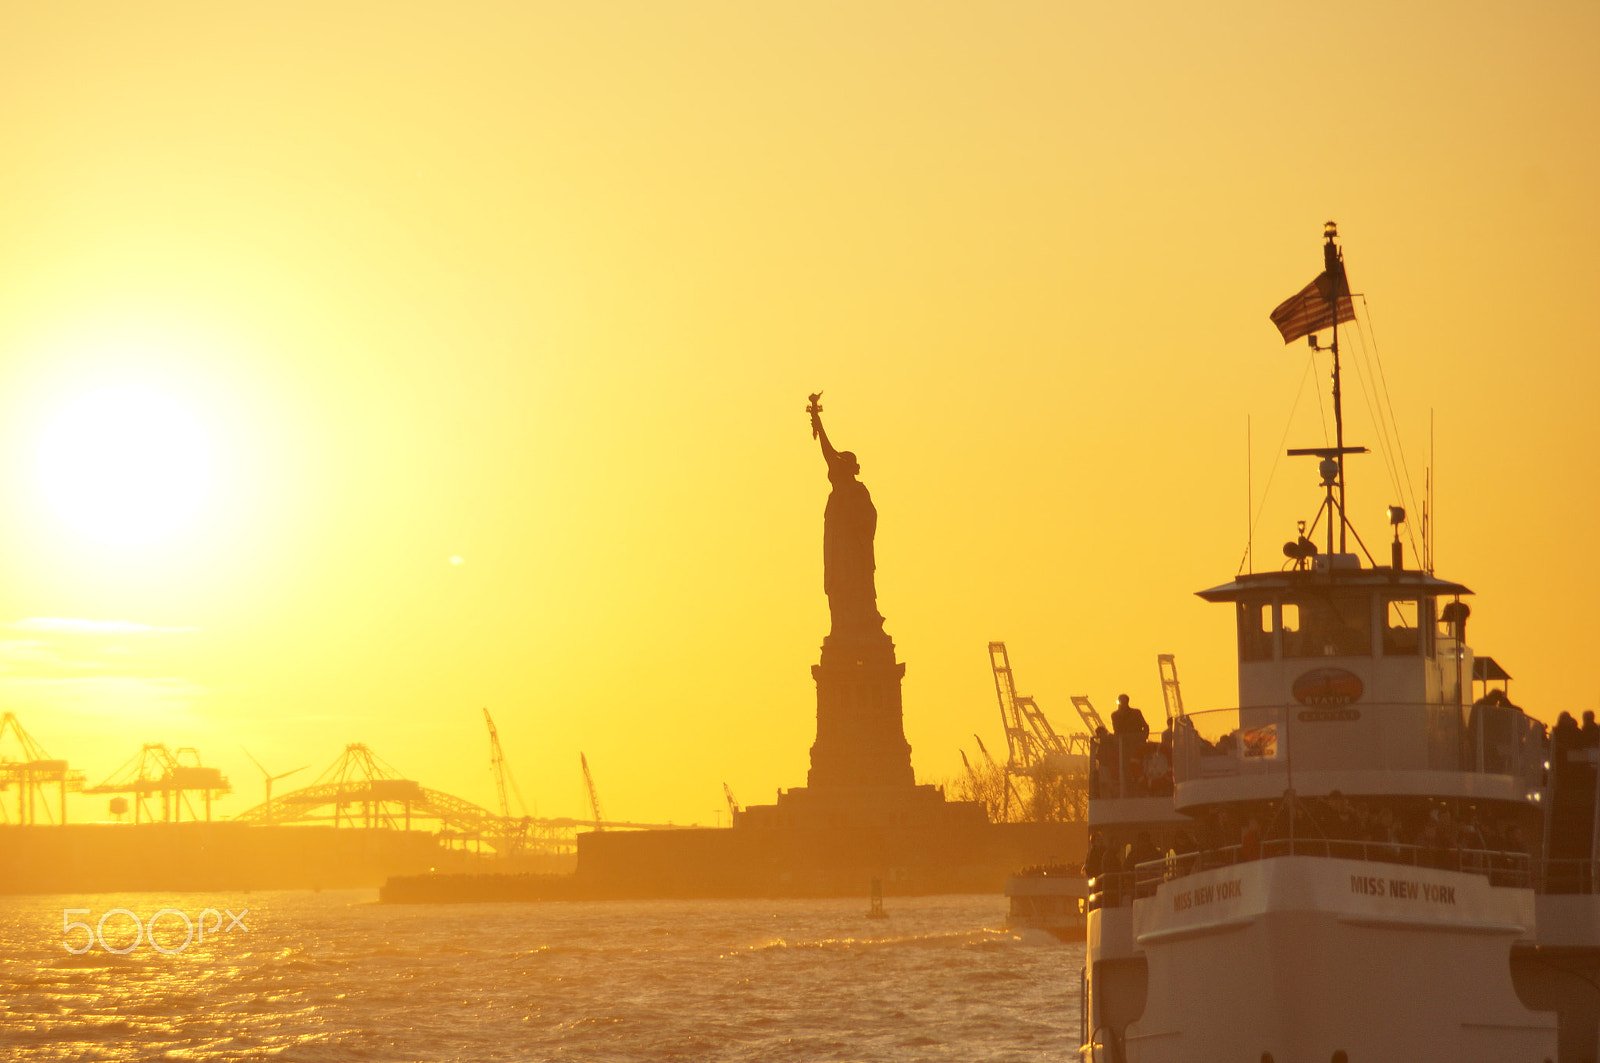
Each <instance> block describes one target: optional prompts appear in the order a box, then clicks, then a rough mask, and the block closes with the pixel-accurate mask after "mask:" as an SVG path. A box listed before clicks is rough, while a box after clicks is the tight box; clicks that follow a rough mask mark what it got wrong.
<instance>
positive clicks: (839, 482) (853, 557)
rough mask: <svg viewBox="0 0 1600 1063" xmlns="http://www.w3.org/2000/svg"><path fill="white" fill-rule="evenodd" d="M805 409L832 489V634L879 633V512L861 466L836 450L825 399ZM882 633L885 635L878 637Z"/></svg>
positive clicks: (825, 556)
mask: <svg viewBox="0 0 1600 1063" xmlns="http://www.w3.org/2000/svg"><path fill="white" fill-rule="evenodd" d="M810 398H811V404H810V405H809V406H807V407H806V412H807V413H809V414H810V415H811V435H812V437H813V438H815V439H819V440H821V442H822V456H823V458H824V459H825V460H826V461H827V463H828V480H829V482H831V483H832V484H833V490H832V492H830V493H829V495H828V506H827V508H826V509H825V510H824V511H823V515H822V589H823V590H824V591H826V592H827V595H828V612H829V613H830V614H831V616H832V621H833V631H832V634H833V635H834V637H848V636H850V635H855V634H862V635H869V634H879V633H881V632H882V630H883V617H882V616H880V615H878V591H877V587H876V585H875V584H874V582H873V573H874V572H875V571H876V569H877V565H876V562H875V561H874V559H873V552H872V539H873V536H874V535H876V534H877V530H878V511H877V509H876V508H874V506H873V505H872V495H871V494H870V493H868V491H867V485H866V484H864V483H862V482H861V481H860V480H857V479H856V476H857V474H859V473H860V472H861V466H860V465H859V464H858V463H857V462H856V456H855V455H854V454H852V453H851V452H850V451H848V450H842V451H841V450H835V449H834V448H833V444H832V443H830V442H828V433H827V430H826V429H824V428H823V427H822V405H821V403H820V402H818V400H819V399H821V398H822V393H821V392H820V391H819V392H817V393H816V394H815V395H812V396H811V397H810ZM880 637H881V636H880Z"/></svg>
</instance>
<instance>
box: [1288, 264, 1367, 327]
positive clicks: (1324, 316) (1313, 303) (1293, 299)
mask: <svg viewBox="0 0 1600 1063" xmlns="http://www.w3.org/2000/svg"><path fill="white" fill-rule="evenodd" d="M1335 293H1337V295H1338V303H1339V320H1340V321H1354V320H1355V319H1356V307H1355V303H1354V302H1352V301H1351V299H1350V282H1349V281H1348V280H1346V278H1345V275H1344V270H1343V269H1342V268H1341V269H1340V270H1339V271H1338V273H1337V274H1334V273H1333V272H1331V271H1329V270H1323V271H1322V272H1321V273H1319V274H1317V279H1316V280H1314V281H1312V282H1311V283H1310V284H1308V285H1306V286H1305V287H1304V288H1301V289H1300V290H1299V291H1298V292H1295V293H1294V294H1293V295H1291V296H1289V298H1287V299H1285V300H1284V301H1283V302H1281V303H1279V304H1278V308H1277V309H1276V310H1274V311H1273V312H1272V323H1273V324H1274V325H1277V326H1278V331H1279V332H1281V333H1283V342H1284V343H1293V342H1294V341H1295V340H1297V339H1299V338H1300V337H1301V336H1309V335H1310V334H1311V333H1313V332H1316V331H1317V330H1319V329H1325V328H1329V327H1331V326H1332V325H1333V321H1334V319H1333V306H1334V297H1335Z"/></svg>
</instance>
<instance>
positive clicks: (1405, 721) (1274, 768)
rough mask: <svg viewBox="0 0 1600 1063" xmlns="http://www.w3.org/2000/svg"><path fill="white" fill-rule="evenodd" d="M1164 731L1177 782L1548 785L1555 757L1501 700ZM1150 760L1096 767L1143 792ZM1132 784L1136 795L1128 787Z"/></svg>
mask: <svg viewBox="0 0 1600 1063" xmlns="http://www.w3.org/2000/svg"><path fill="white" fill-rule="evenodd" d="M1109 737H1110V738H1111V739H1112V740H1113V741H1116V739H1117V736H1115V735H1113V736H1109ZM1162 737H1163V741H1162V744H1163V745H1167V744H1169V743H1170V753H1169V754H1168V756H1169V757H1170V761H1171V766H1172V780H1173V781H1174V782H1175V783H1176V784H1177V785H1180V786H1181V785H1182V784H1184V783H1186V782H1190V781H1195V780H1204V779H1215V778H1226V777H1238V776H1246V775H1283V776H1288V775H1290V774H1291V773H1292V772H1295V771H1348V770H1375V771H1454V772H1469V773H1485V774H1494V775H1507V776H1512V777H1514V778H1518V779H1521V780H1523V782H1524V783H1525V784H1526V785H1527V787H1528V789H1529V790H1530V792H1531V791H1532V790H1536V789H1538V788H1539V787H1540V786H1541V785H1542V784H1543V778H1544V772H1545V763H1546V761H1547V760H1548V757H1549V753H1548V743H1547V742H1546V740H1545V733H1544V727H1543V725H1542V724H1540V723H1538V722H1537V721H1535V720H1533V719H1532V718H1530V717H1528V716H1526V715H1524V714H1523V712H1522V711H1521V710H1520V709H1517V708H1514V707H1507V706H1498V705H1471V706H1466V707H1465V708H1464V709H1462V710H1459V711H1458V709H1457V707H1456V706H1454V705H1436V704H1423V703H1414V702H1352V703H1348V704H1340V705H1292V706H1289V705H1268V706H1246V707H1238V708H1226V709H1211V710H1205V711H1201V712H1191V713H1188V714H1186V715H1183V716H1179V717H1177V718H1176V719H1175V720H1174V721H1173V726H1172V729H1171V730H1170V731H1169V732H1167V733H1166V734H1165V735H1163V736H1162ZM1122 744H1123V745H1126V741H1125V740H1124V742H1123V743H1122ZM1147 759H1148V758H1147V757H1142V756H1141V755H1140V753H1139V752H1137V751H1133V752H1126V751H1125V752H1124V755H1121V756H1105V757H1098V756H1097V757H1096V758H1095V766H1096V767H1097V768H1100V769H1102V770H1103V771H1104V770H1106V769H1114V768H1123V769H1126V770H1123V771H1121V772H1120V773H1119V774H1118V776H1117V778H1116V780H1115V784H1114V785H1112V784H1110V781H1109V780H1108V785H1107V786H1105V787H1102V790H1106V791H1118V792H1120V793H1122V794H1123V795H1124V796H1134V795H1135V794H1137V793H1138V791H1139V789H1140V781H1139V770H1138V768H1139V766H1140V765H1142V764H1143V763H1144V761H1145V760H1147ZM1129 784H1131V787H1132V790H1133V793H1127V792H1126V791H1127V790H1128V788H1129ZM1169 785H1170V784H1169ZM1113 795H1114V794H1113V793H1110V792H1107V793H1106V794H1105V796H1113Z"/></svg>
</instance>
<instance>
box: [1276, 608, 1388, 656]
mask: <svg viewBox="0 0 1600 1063" xmlns="http://www.w3.org/2000/svg"><path fill="white" fill-rule="evenodd" d="M1371 653H1372V599H1371V598H1370V597H1369V596H1367V595H1361V596H1359V597H1356V596H1354V595H1317V596H1314V597H1307V598H1302V599H1300V600H1299V601H1297V602H1284V603H1283V655H1284V656H1285V657H1366V656H1370V655H1371Z"/></svg>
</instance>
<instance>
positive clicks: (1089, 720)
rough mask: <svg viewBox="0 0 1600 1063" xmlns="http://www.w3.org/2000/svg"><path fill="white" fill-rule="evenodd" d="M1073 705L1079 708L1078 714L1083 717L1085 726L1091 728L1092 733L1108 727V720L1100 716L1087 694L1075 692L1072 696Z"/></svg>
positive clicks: (1097, 732)
mask: <svg viewBox="0 0 1600 1063" xmlns="http://www.w3.org/2000/svg"><path fill="white" fill-rule="evenodd" d="M1072 707H1073V708H1075V709H1077V710H1078V716H1079V717H1080V718H1082V720H1083V724H1084V726H1085V727H1087V728H1089V733H1090V734H1099V733H1100V732H1101V731H1104V730H1106V729H1107V728H1106V722H1105V721H1104V720H1102V719H1101V718H1100V714H1099V713H1098V712H1096V711H1095V708H1094V706H1093V705H1092V704H1090V703H1089V696H1088V695H1087V694H1074V695H1073V696H1072Z"/></svg>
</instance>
